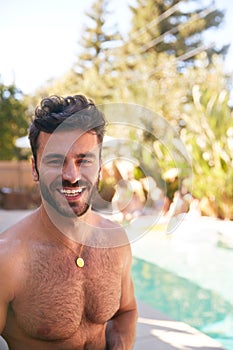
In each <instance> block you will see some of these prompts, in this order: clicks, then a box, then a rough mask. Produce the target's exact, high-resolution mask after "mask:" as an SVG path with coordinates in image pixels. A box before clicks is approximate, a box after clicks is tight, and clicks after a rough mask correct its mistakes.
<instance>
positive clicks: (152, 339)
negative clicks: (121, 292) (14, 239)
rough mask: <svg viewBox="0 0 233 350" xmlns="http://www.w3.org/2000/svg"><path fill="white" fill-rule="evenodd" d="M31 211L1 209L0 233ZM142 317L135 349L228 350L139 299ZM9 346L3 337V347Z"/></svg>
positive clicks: (1, 348)
mask: <svg viewBox="0 0 233 350" xmlns="http://www.w3.org/2000/svg"><path fill="white" fill-rule="evenodd" d="M27 214H28V212H27V211H4V210H0V232H1V231H3V230H4V229H6V228H7V227H9V226H11V225H12V224H13V223H15V222H17V221H18V220H20V219H21V218H22V217H23V216H25V215H27ZM138 310H139V319H138V323H137V335H136V342H135V346H134V350H191V349H193V350H224V349H223V348H222V347H221V345H220V344H219V343H218V342H216V341H215V340H213V339H211V338H210V337H208V336H206V335H204V334H202V333H201V332H199V331H197V330H196V329H194V328H192V327H190V326H189V325H187V324H185V323H182V322H177V321H174V320H171V319H170V318H169V317H167V316H165V315H163V314H161V313H160V312H158V311H157V310H155V309H153V308H151V307H150V306H148V305H146V304H144V303H142V302H140V301H138ZM5 349H7V348H6V347H5V346H4V345H3V341H2V340H1V339H0V350H5Z"/></svg>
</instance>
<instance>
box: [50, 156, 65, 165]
mask: <svg viewBox="0 0 233 350" xmlns="http://www.w3.org/2000/svg"><path fill="white" fill-rule="evenodd" d="M63 162H64V159H60V158H51V159H47V160H46V161H45V164H46V165H48V166H62V165H63Z"/></svg>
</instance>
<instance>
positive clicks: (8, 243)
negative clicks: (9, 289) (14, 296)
mask: <svg viewBox="0 0 233 350" xmlns="http://www.w3.org/2000/svg"><path fill="white" fill-rule="evenodd" d="M31 215H32V214H30V215H29V216H27V217H25V218H24V219H22V220H21V221H19V222H18V223H16V224H14V225H12V226H11V227H9V228H8V229H7V230H6V231H4V232H3V233H1V234H0V280H1V282H0V284H1V285H2V284H4V283H7V284H12V286H13V285H14V286H15V285H16V284H17V281H18V282H19V283H20V278H21V276H22V273H23V268H24V266H25V265H24V264H23V261H24V260H25V255H26V251H27V250H28V249H27V246H28V232H29V230H31V227H32V222H33V220H32V217H31Z"/></svg>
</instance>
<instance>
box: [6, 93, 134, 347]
mask: <svg viewBox="0 0 233 350" xmlns="http://www.w3.org/2000/svg"><path fill="white" fill-rule="evenodd" d="M104 130H105V119H104V116H103V114H102V113H101V112H100V111H99V110H98V109H97V107H96V106H95V105H94V103H93V102H92V101H91V100H89V99H87V98H86V97H85V96H83V95H76V96H73V97H67V98H61V97H57V96H52V97H50V98H46V99H43V100H42V101H41V104H40V107H38V108H37V109H36V111H35V118H34V120H33V122H32V124H31V127H30V131H29V139H30V143H31V147H32V153H33V161H32V175H33V179H34V180H35V181H39V183H40V191H41V197H42V198H41V199H42V204H41V206H40V207H39V208H38V209H37V210H36V211H34V212H33V213H32V214H30V215H28V216H27V217H26V218H25V219H23V220H22V221H21V222H19V223H18V224H16V225H14V226H12V227H11V228H10V229H8V230H7V231H6V232H4V233H3V234H1V236H0V334H2V336H3V338H4V339H5V340H6V342H7V344H8V346H9V349H10V350H31V349H33V350H58V349H59V350H84V349H86V350H104V349H110V350H121V349H127V350H130V349H132V348H133V343H134V338H135V328H136V320H137V310H136V302H135V297H134V291H133V283H132V280H131V277H130V269H131V250H130V245H129V244H128V241H127V237H126V235H125V232H124V231H123V229H122V228H120V227H119V226H118V225H116V224H115V223H112V222H111V221H109V220H107V219H105V218H103V217H101V216H100V215H98V214H97V213H96V212H94V211H93V210H92V209H91V202H92V199H93V197H94V196H96V195H97V191H96V189H97V186H98V181H99V176H100V168H101V147H102V141H103V136H104Z"/></svg>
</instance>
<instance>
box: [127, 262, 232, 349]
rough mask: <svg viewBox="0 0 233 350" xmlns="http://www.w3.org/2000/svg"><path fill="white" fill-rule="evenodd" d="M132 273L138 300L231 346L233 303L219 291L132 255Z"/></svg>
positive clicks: (223, 344)
mask: <svg viewBox="0 0 233 350" xmlns="http://www.w3.org/2000/svg"><path fill="white" fill-rule="evenodd" d="M132 276H133V280H134V285H135V293H136V297H137V298H138V299H139V300H142V301H144V302H146V303H148V304H149V305H151V306H152V307H154V308H155V309H157V310H160V311H161V312H163V313H164V314H166V315H167V316H170V317H171V318H173V319H175V320H178V321H182V322H185V323H187V324H189V325H191V326H193V327H195V328H196V329H199V330H200V331H201V332H203V333H205V334H207V335H209V336H210V337H212V338H215V339H216V340H218V341H219V342H220V343H221V344H222V346H223V347H224V348H225V349H227V350H232V349H233V337H232V333H233V328H232V327H233V310H232V305H231V303H229V302H228V301H226V300H224V298H223V297H222V296H221V295H220V294H219V293H216V292H214V291H211V290H209V289H204V288H202V287H200V286H198V285H197V284H195V283H193V282H191V281H190V280H187V279H186V278H183V277H180V276H177V275H175V274H174V273H171V272H170V271H167V270H165V269H163V268H160V267H158V266H156V265H154V264H152V263H148V262H146V261H144V260H142V259H138V258H133V266H132Z"/></svg>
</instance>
